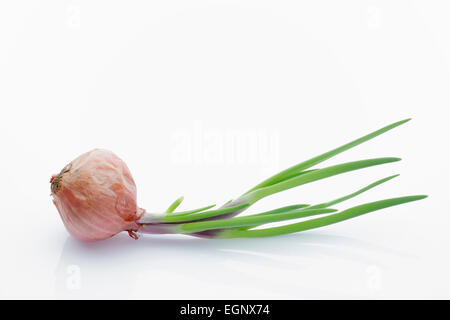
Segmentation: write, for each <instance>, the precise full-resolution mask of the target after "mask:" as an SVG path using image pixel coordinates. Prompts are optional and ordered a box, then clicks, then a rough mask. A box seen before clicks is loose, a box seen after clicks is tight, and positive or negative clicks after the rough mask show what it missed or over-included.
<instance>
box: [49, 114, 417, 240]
mask: <svg viewBox="0 0 450 320" xmlns="http://www.w3.org/2000/svg"><path fill="white" fill-rule="evenodd" d="M409 120H410V119H406V120H403V121H399V122H396V123H393V124H391V125H388V126H386V127H384V128H382V129H379V130H377V131H374V132H372V133H370V134H368V135H366V136H363V137H361V138H359V139H356V140H354V141H352V142H350V143H347V144H345V145H343V146H341V147H339V148H336V149H333V150H331V151H328V152H326V153H323V154H321V155H319V156H316V157H314V158H311V159H309V160H307V161H304V162H301V163H299V164H297V165H295V166H293V167H291V168H288V169H286V170H284V171H282V172H280V173H278V174H276V175H274V176H272V177H270V178H269V179H267V180H265V181H263V182H261V183H259V184H258V185H256V186H255V187H253V188H251V189H250V190H248V191H247V192H246V193H244V194H243V195H241V196H240V197H238V198H236V199H235V200H232V201H229V202H227V203H226V204H224V205H223V206H221V207H220V208H218V209H212V207H214V206H206V207H203V208H199V209H194V210H189V211H180V212H175V210H176V209H177V207H178V206H179V205H180V203H181V201H182V200H183V198H179V199H177V200H176V201H175V202H174V203H172V204H171V205H170V206H169V208H168V209H167V210H166V211H165V212H162V213H152V212H148V211H146V210H144V209H142V208H140V207H139V206H138V205H137V202H136V185H135V183H134V180H133V177H132V175H131V173H130V170H129V169H128V167H127V165H126V164H125V163H124V162H123V161H122V160H121V159H120V158H119V157H117V156H116V155H115V154H114V153H112V152H111V151H108V150H104V149H94V150H92V151H89V152H87V153H84V154H82V155H80V156H79V157H78V158H76V159H75V160H73V161H72V162H70V163H69V164H68V165H66V166H65V167H64V168H63V169H62V170H61V172H60V173H58V174H55V175H53V176H52V178H51V180H50V182H51V195H52V198H53V203H54V204H55V206H56V208H57V210H58V212H59V214H60V216H61V218H62V221H63V223H64V225H65V227H66V229H67V230H68V231H69V233H70V234H71V235H72V236H74V237H75V238H77V239H79V240H83V241H97V240H103V239H107V238H110V237H112V236H114V235H116V234H118V233H120V232H122V231H127V232H128V233H129V235H130V236H131V237H133V238H134V239H137V238H138V236H137V234H136V233H137V232H138V233H160V234H161V233H173V234H187V235H192V236H198V237H204V238H222V239H223V238H253V237H266V236H275V235H281V234H289V233H293V232H299V231H305V230H309V229H314V228H318V227H322V226H327V225H330V224H333V223H337V222H340V221H343V220H347V219H350V218H354V217H357V216H360V215H362V214H365V213H369V212H372V211H376V210H380V209H383V208H387V207H391V206H395V205H399V204H403V203H407V202H412V201H416V200H421V199H424V198H426V196H425V195H415V196H404V197H398V198H391V199H385V200H380V201H375V202H370V203H365V204H362V205H358V206H355V207H352V208H349V209H346V210H343V211H340V212H338V210H336V209H333V208H331V207H332V206H334V205H335V204H338V203H340V202H343V201H345V200H348V199H350V198H353V197H356V196H357V195H359V194H361V193H363V192H365V191H367V190H369V189H372V188H374V187H376V186H378V185H380V184H382V183H384V182H387V181H389V180H391V179H393V178H395V177H397V176H398V175H393V176H389V177H386V178H383V179H381V180H378V181H376V182H373V183H372V184H369V185H368V186H365V187H364V188H362V189H359V190H357V191H355V192H353V193H351V194H348V195H345V196H343V197H341V198H338V199H335V200H332V201H327V202H324V203H320V204H315V205H309V204H295V205H289V206H284V207H281V208H277V209H274V210H269V211H265V212H261V213H257V214H252V215H243V216H239V217H236V216H237V215H238V214H240V213H241V212H243V211H244V210H246V209H248V208H249V207H250V206H251V205H252V204H254V203H255V202H257V201H258V200H261V199H262V198H265V197H267V196H270V195H272V194H274V193H278V192H281V191H284V190H287V189H290V188H294V187H297V186H300V185H303V184H306V183H310V182H313V181H317V180H321V179H325V178H328V177H331V176H335V175H338V174H341V173H345V172H349V171H354V170H358V169H363V168H367V167H371V166H376V165H381V164H385V163H391V162H396V161H399V160H400V159H399V158H374V159H368V160H359V161H353V162H347V163H342V164H338V165H334V166H329V167H325V168H319V169H311V168H312V167H313V166H315V165H317V164H319V163H321V162H323V161H325V160H327V159H329V158H331V157H333V156H335V155H337V154H339V153H341V152H344V151H346V150H348V149H350V148H353V147H355V146H357V145H359V144H361V143H363V142H365V141H367V140H370V139H372V138H375V137H376V136H378V135H380V134H382V133H385V132H386V131H389V130H391V129H393V128H395V127H397V126H400V125H402V124H404V123H405V122H407V121H409ZM316 215H320V217H318V218H312V219H309V220H304V221H301V222H295V223H290V224H285V225H281V226H277V227H266V228H264V227H262V228H257V227H261V226H264V225H265V224H267V223H272V222H280V221H285V220H291V219H298V218H305V217H312V216H316Z"/></svg>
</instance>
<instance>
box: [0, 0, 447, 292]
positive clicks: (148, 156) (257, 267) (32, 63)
mask: <svg viewBox="0 0 450 320" xmlns="http://www.w3.org/2000/svg"><path fill="white" fill-rule="evenodd" d="M449 9H450V5H449V3H448V1H395V2H394V1H375V0H373V1H305V2H303V3H300V2H299V1H260V0H258V1H245V0H244V1H242V0H239V1H238V0H236V1H233V0H222V1H218V0H208V1H207V0H204V1H196V0H194V1H184V0H182V1H181V0H180V1H152V2H150V1H75V0H73V1H70V0H66V1H56V0H54V1H2V2H1V4H0V107H1V116H0V141H1V158H0V159H1V160H0V164H1V176H0V192H1V195H2V200H1V201H0V214H1V226H2V232H1V233H0V241H1V242H0V243H1V245H0V259H1V263H0V297H1V298H45V299H47V298H138V299H140V298H149V299H181V298H183V299H198V298H209V299H216V298H222V299H229V298H235V299H240V298H247V299H260V298H274V299H279V298H284V299H303V298H305V299H315V298H343V299H349V298H362V299H366V298H375V299H380V298H388V299H391V298H447V299H448V298H450V289H449V285H450V276H449V272H448V270H449V269H450V258H449V241H450V236H449V230H448V229H449V222H450V217H449V212H448V205H447V202H446V201H447V199H448V198H449V187H448V181H449V180H448V179H449V178H450V176H449V173H448V171H449V169H448V168H449V160H450V159H449V158H450V152H449V148H448V137H449V128H448V126H449V125H448V122H449V120H448V117H449V116H450V112H449V111H448V110H449V107H450V91H449V86H450V19H448V12H449ZM409 117H412V118H413V121H411V122H409V123H408V124H406V125H403V126H401V127H399V128H396V129H395V130H394V131H391V132H389V133H387V134H385V135H383V136H380V137H378V138H376V139H375V140H372V141H370V142H368V143H367V144H364V145H361V146H359V147H358V148H355V149H352V150H351V151H348V152H346V153H345V154H342V155H339V156H338V157H336V158H333V159H331V160H329V161H328V162H327V163H326V164H323V165H329V164H335V163H341V162H345V161H352V160H358V159H366V158H370V157H379V156H399V157H402V158H403V161H401V162H398V163H394V164H388V165H384V166H380V167H376V168H369V169H365V170H362V171H358V172H355V173H348V174H345V175H341V176H338V177H334V178H330V179H327V180H324V181H320V182H316V183H314V184H310V185H306V186H303V187H300V188H296V189H293V190H289V191H286V192H284V193H282V194H278V195H275V196H272V197H270V198H269V199H265V200H263V201H261V202H259V203H257V204H256V205H255V206H254V208H252V209H251V210H250V211H249V212H258V211H261V210H268V209H271V208H275V207H279V206H283V205H287V204H293V203H304V202H306V203H316V202H318V201H325V200H330V199H333V198H336V197H338V196H340V195H343V194H345V193H348V192H351V191H354V190H355V189H358V188H360V187H362V186H364V185H366V184H368V183H370V182H372V181H375V180H377V179H379V178H382V177H385V176H388V175H391V174H395V173H400V174H401V176H400V177H399V178H397V179H395V180H393V181H391V182H389V183H387V184H385V185H382V186H380V187H378V188H377V189H374V190H372V191H370V192H368V193H366V194H364V195H362V196H360V197H359V198H357V199H354V200H352V201H349V202H348V203H344V204H342V206H341V205H340V206H338V208H345V207H348V206H352V205H356V204H359V203H363V202H367V201H374V200H378V199H383V198H389V197H395V196H401V195H409V194H428V195H429V196H430V197H429V198H428V199H426V200H423V201H420V202H415V203H411V204H406V205H403V206H398V207H393V208H389V209H386V210H383V211H379V212H375V213H371V214H369V215H366V216H362V217H359V218H357V219H354V220H350V221H347V222H344V223H341V224H337V225H333V226H329V227H325V228H322V229H317V230H312V231H309V232H305V233H302V234H295V235H290V236H282V237H277V238H265V239H247V240H246V239H234V240H215V241H214V240H203V239H197V238H191V237H187V236H156V235H155V236H145V237H142V238H141V239H139V240H138V241H134V240H132V239H131V238H129V237H128V236H127V235H126V234H121V235H118V236H116V237H114V238H112V239H110V240H107V241H103V242H98V243H81V242H79V241H76V240H75V239H73V238H71V237H70V236H69V234H68V233H67V231H66V230H65V228H64V226H63V224H62V222H61V220H60V217H59V215H58V213H57V211H56V209H55V208H54V206H53V204H52V203H51V198H50V196H49V194H50V185H49V179H50V176H51V174H53V173H57V172H59V171H60V169H61V168H62V167H63V166H64V165H65V164H67V163H68V162H70V161H71V160H72V159H73V158H75V157H76V156H78V155H79V154H81V153H83V152H86V151H88V150H90V149H92V148H95V147H102V148H107V149H111V150H112V151H114V152H115V153H117V154H118V155H119V156H120V157H122V158H123V159H124V160H125V162H126V163H127V164H128V166H129V167H130V169H131V171H132V173H133V176H134V178H135V181H136V184H137V186H138V198H139V203H140V205H141V206H142V207H144V208H146V209H148V210H150V211H162V210H164V209H166V207H167V206H168V205H169V204H170V202H171V201H173V200H174V199H175V198H177V197H179V196H180V195H184V196H185V202H184V203H183V204H182V207H181V208H180V209H190V208H195V207H199V206H203V205H207V204H210V203H217V204H219V205H220V204H222V203H223V202H226V201H227V200H229V199H231V198H232V197H236V196H238V195H239V194H241V193H242V192H244V191H246V189H248V188H249V187H251V186H253V185H255V184H256V183H258V182H259V181H260V180H262V179H264V178H266V177H267V176H268V175H270V174H273V173H276V172H277V171H279V170H281V169H284V168H285V167H287V166H290V165H293V164H295V163H296V162H299V161H301V160H305V159H307V158H309V157H311V156H314V155H317V154H319V153H321V152H324V151H328V150H329V149H331V148H333V147H336V146H338V145H341V144H343V143H345V142H348V141H349V140H351V139H354V138H357V137H359V136H361V135H363V134H366V133H368V132H370V131H372V130H375V129H378V128H380V127H382V126H384V125H387V124H389V123H391V122H394V121H397V120H402V119H404V118H409ZM323 165H322V166H323Z"/></svg>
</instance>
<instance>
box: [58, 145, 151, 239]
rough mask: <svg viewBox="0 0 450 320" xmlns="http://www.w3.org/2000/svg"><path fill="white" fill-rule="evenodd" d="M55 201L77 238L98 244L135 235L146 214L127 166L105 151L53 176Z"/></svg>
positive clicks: (91, 154) (86, 156)
mask: <svg viewBox="0 0 450 320" xmlns="http://www.w3.org/2000/svg"><path fill="white" fill-rule="evenodd" d="M51 191H52V195H53V201H54V204H55V206H56V208H57V209H58V212H59V214H60V215H61V218H62V221H63V222H64V225H65V226H66V228H67V230H68V231H69V232H70V234H72V235H73V236H74V237H75V238H77V239H80V240H85V241H96V240H103V239H106V238H109V237H111V236H113V235H115V234H117V233H119V232H121V231H124V230H129V231H136V230H137V229H138V228H139V226H138V225H137V223H136V220H138V219H139V218H140V216H141V215H142V214H143V212H144V211H143V210H142V209H139V207H138V206H137V204H136V185H135V183H134V180H133V177H132V176H131V172H130V170H129V169H128V167H127V165H126V164H125V162H123V161H122V160H121V159H120V158H119V157H117V156H116V155H115V154H114V153H112V152H111V151H108V150H103V149H94V150H92V151H89V152H86V153H84V154H82V155H81V156H79V157H78V158H76V159H75V160H73V161H72V162H70V163H69V164H68V165H67V166H65V167H64V169H62V170H61V172H60V173H58V174H57V175H54V176H52V179H51Z"/></svg>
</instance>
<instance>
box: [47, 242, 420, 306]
mask: <svg viewBox="0 0 450 320" xmlns="http://www.w3.org/2000/svg"><path fill="white" fill-rule="evenodd" d="M380 255H381V256H383V257H384V258H385V259H382V260H383V261H386V260H388V259H386V256H388V258H391V259H392V260H395V261H397V262H398V260H405V261H410V262H411V261H414V260H415V258H414V257H412V256H409V255H405V254H402V253H399V252H395V251H393V250H389V249H388V248H384V247H381V246H378V245H374V244H371V243H366V242H363V241H360V240H356V239H352V238H347V237H341V236H334V235H325V234H320V233H306V234H297V235H290V236H282V237H276V238H263V239H231V240H204V239H197V238H190V237H179V236H174V237H171V236H164V237H162V236H144V237H141V238H140V239H139V240H138V241H134V240H131V239H130V238H128V236H126V235H125V234H123V235H122V234H121V235H119V236H116V237H114V238H112V239H110V240H107V241H103V242H98V243H83V242H79V241H77V240H75V239H73V238H71V237H68V238H67V240H66V243H65V245H64V248H63V252H62V254H61V258H60V261H59V263H58V267H57V270H56V286H55V294H56V296H57V297H59V298H86V297H96V298H103V297H111V298H153V299H158V298H220V297H222V298H223V297H224V296H228V297H233V298H250V297H252V298H268V297H271V298H302V297H304V298H305V297H308V298H311V297H314V296H318V295H325V296H326V295H329V296H332V295H333V294H342V295H343V297H351V296H352V295H359V296H360V295H361V293H362V294H363V296H364V294H366V295H368V296H369V295H373V294H375V295H376V294H377V293H380V292H381V291H382V289H383V273H384V270H385V269H387V268H389V267H390V266H388V265H385V264H384V263H382V262H380V259H379V257H380ZM331 265H332V268H330V266H331ZM326 282H328V285H326ZM193 286H195V290H192V287H193ZM327 287H328V288H329V289H330V291H328V290H327ZM318 288H321V289H320V290H319V289H318ZM336 289H338V291H339V292H336ZM332 290H335V292H333V291H332Z"/></svg>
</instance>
